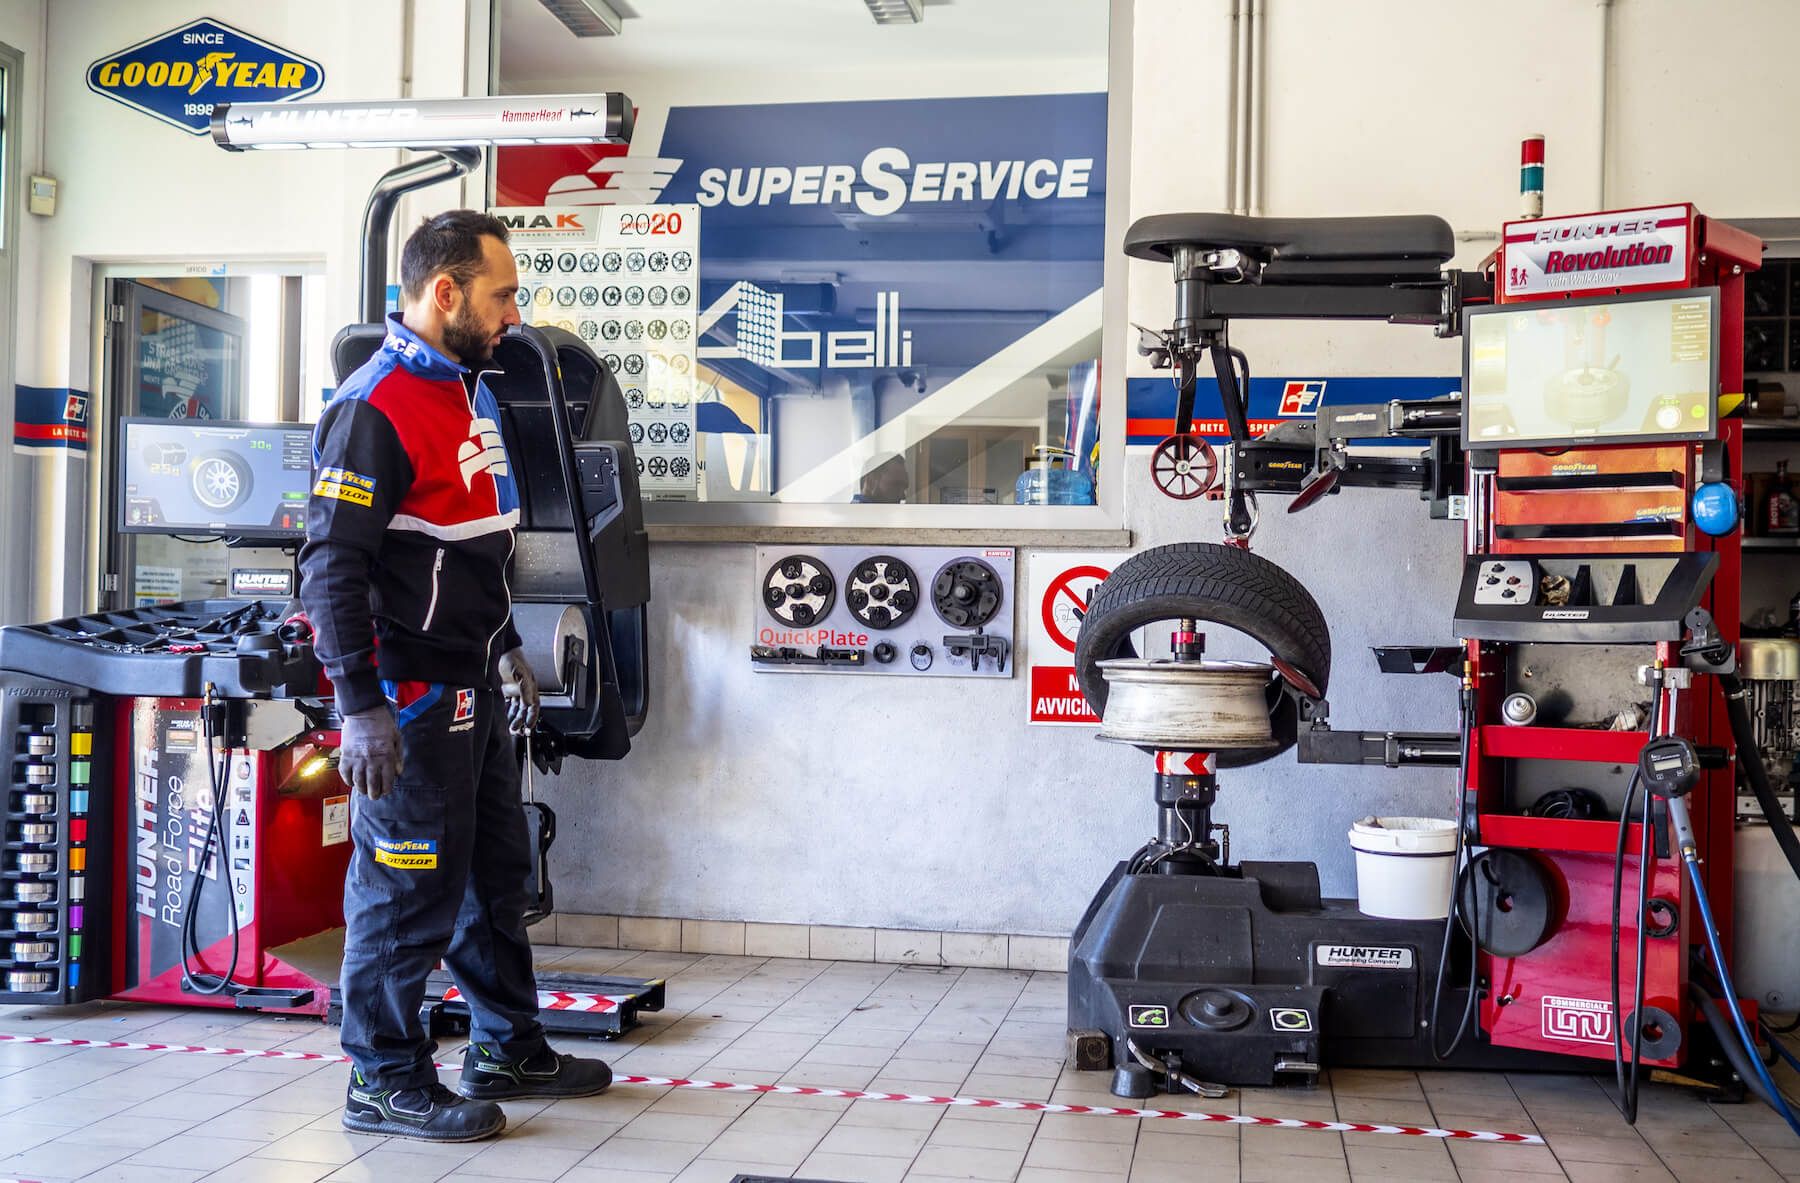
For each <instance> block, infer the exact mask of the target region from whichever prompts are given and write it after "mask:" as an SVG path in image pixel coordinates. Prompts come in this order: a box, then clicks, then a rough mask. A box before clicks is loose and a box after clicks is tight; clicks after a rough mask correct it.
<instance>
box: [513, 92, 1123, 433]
mask: <svg viewBox="0 0 1800 1183" xmlns="http://www.w3.org/2000/svg"><path fill="white" fill-rule="evenodd" d="M637 150H638V151H642V146H640V147H639V148H638V149H637ZM654 150H655V152H656V154H657V157H658V158H659V159H658V161H657V163H658V165H659V169H660V170H667V171H662V172H659V173H658V174H653V175H654V180H650V178H648V177H645V176H643V175H642V174H637V175H634V176H633V178H632V181H630V182H628V181H626V180H623V179H619V180H615V181H614V185H613V187H614V188H622V187H624V186H625V185H627V184H629V183H634V182H635V183H638V184H643V183H645V182H646V181H649V183H650V184H651V185H652V186H653V187H656V188H659V189H660V192H658V193H657V194H656V195H655V197H654V198H653V199H654V200H659V201H662V202H697V203H698V204H699V205H700V206H701V210H702V212H701V218H700V225H701V246H700V265H701V271H700V278H701V285H700V289H701V290H700V303H701V308H702V318H701V324H702V328H703V329H705V330H708V331H707V332H706V333H705V335H703V336H702V338H701V342H700V344H701V350H700V356H701V360H702V361H703V362H705V363H706V364H707V365H709V366H713V367H714V368H716V369H719V370H721V371H722V372H725V373H727V374H729V375H730V376H731V377H732V378H733V379H734V380H735V381H737V382H739V383H740V384H742V385H744V386H746V387H748V388H750V389H752V390H753V391H755V392H756V393H758V394H759V395H763V396H765V397H766V396H769V395H776V394H781V393H784V392H786V391H787V390H788V389H789V388H790V386H793V385H798V384H804V385H807V386H817V385H819V384H821V383H822V382H823V381H824V380H825V378H826V375H827V373H828V372H829V371H833V370H838V371H861V374H860V376H859V377H852V384H853V385H860V384H861V383H866V382H867V381H868V380H869V377H868V375H869V371H871V370H873V371H886V372H895V371H903V372H907V373H908V374H919V375H921V377H922V376H923V375H926V374H928V375H929V376H930V378H931V379H932V384H933V385H936V384H937V383H938V382H939V381H941V380H944V379H947V378H948V377H950V376H953V375H954V374H957V373H960V372H963V371H965V370H967V369H970V368H972V367H974V366H977V365H979V364H981V363H982V362H984V361H986V360H987V359H988V358H990V357H992V356H993V355H994V354H995V353H996V352H998V351H999V350H1000V349H1002V348H1004V347H1005V346H1006V345H1008V344H1010V343H1012V342H1013V341H1016V340H1018V339H1019V338H1020V337H1023V336H1024V335H1025V334H1026V333H1028V332H1030V331H1031V330H1033V329H1036V328H1038V327H1040V326H1042V325H1043V324H1045V323H1046V322H1048V321H1049V320H1051V319H1052V318H1054V317H1055V316H1057V315H1058V314H1059V313H1062V312H1065V311H1067V310H1068V309H1069V308H1070V307H1072V306H1074V305H1075V304H1076V303H1077V302H1078V301H1080V300H1081V299H1083V298H1084V297H1086V296H1089V295H1091V294H1092V293H1094V292H1095V291H1097V290H1098V289H1099V288H1100V285H1101V267H1102V262H1103V258H1104V249H1105V237H1104V230H1105V206H1106V96H1105V95H1104V94H1064V95H1026V96H1004V97H982V98H955V99H906V100H890V101H871V102H837V103H781V104H762V105H751V106H737V107H675V108H672V109H671V110H670V111H669V114H668V120H667V123H666V125H665V129H664V132H663V140H662V144H661V145H660V146H659V147H657V148H656V149H654ZM665 178H666V180H665ZM644 196H645V197H648V196H649V194H645V195H644ZM640 199H643V198H640ZM548 200H550V201H552V202H553V201H554V200H555V198H554V197H549V198H548ZM746 316H747V317H748V319H740V317H746ZM1096 327H1097V326H1096ZM1096 352H1097V350H1096ZM776 371H789V372H797V373H793V378H791V379H790V378H787V377H785V376H783V375H781V374H779V373H777V372H776ZM846 376H847V377H851V375H848V374H847V375H846ZM909 385H913V383H909ZM880 418H881V419H885V418H887V413H886V410H885V408H883V410H882V413H881V414H880Z"/></svg>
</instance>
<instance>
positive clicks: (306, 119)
mask: <svg viewBox="0 0 1800 1183" xmlns="http://www.w3.org/2000/svg"><path fill="white" fill-rule="evenodd" d="M633 122H634V116H633V111H632V107H631V100H630V99H629V98H627V97H626V96H625V95H622V94H616V93H614V94H559V95H508V96H505V97H501V98H470V99H387V100H380V101H376V102H356V103H221V104H219V106H218V107H216V108H215V109H214V110H213V117H212V138H213V142H214V143H216V144H218V145H219V147H221V148H224V149H226V150H227V151H231V152H241V151H244V150H246V149H253V148H254V149H288V150H294V149H301V148H418V149H430V148H456V147H485V146H487V145H490V144H492V145H497V146H501V147H505V146H509V145H515V144H629V143H630V142H631V129H632V124H633Z"/></svg>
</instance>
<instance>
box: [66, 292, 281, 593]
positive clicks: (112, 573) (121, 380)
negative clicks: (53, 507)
mask: <svg viewBox="0 0 1800 1183" xmlns="http://www.w3.org/2000/svg"><path fill="white" fill-rule="evenodd" d="M102 283H103V285H104V286H103V295H102V308H103V310H104V314H105V315H104V325H105V332H104V335H105V357H104V361H103V366H102V370H101V373H102V375H103V382H104V385H103V388H102V392H101V395H100V397H99V398H98V399H97V400H96V401H95V405H94V407H93V409H92V410H91V411H90V414H89V422H90V424H91V425H92V426H93V427H95V428H97V429H98V430H96V431H95V432H94V437H95V438H93V439H92V440H91V442H90V449H91V451H90V453H89V455H90V456H91V460H90V466H89V469H88V472H89V482H88V487H89V496H90V498H92V499H95V500H97V501H98V502H99V510H100V516H99V522H98V526H99V531H100V533H99V539H98V541H99V546H98V551H99V555H98V557H99V560H100V561H99V566H98V568H97V569H96V571H95V575H94V579H93V580H92V587H91V589H90V590H89V593H88V594H90V595H92V596H94V597H95V600H94V602H96V603H97V604H98V605H99V606H100V607H102V608H127V607H130V606H131V605H130V602H129V600H128V599H127V598H126V586H125V585H126V583H127V582H128V580H127V579H126V578H125V576H126V565H127V561H128V560H129V559H130V557H131V554H132V552H133V549H134V548H133V546H132V542H131V539H130V537H129V536H128V535H125V534H121V533H120V532H119V530H118V529H117V527H116V525H115V523H116V522H117V520H118V513H119V498H120V495H121V492H122V490H120V489H119V487H118V466H117V461H118V456H117V453H116V451H115V448H116V441H117V439H118V433H117V430H116V427H117V424H118V421H119V419H120V418H121V417H123V416H125V415H127V414H136V413H137V412H138V411H139V410H141V408H139V407H137V391H138V387H139V383H140V381H141V379H142V369H141V366H140V364H139V362H140V358H141V353H140V351H139V349H138V348H137V347H136V342H137V339H138V334H139V332H140V328H139V326H140V325H141V324H142V317H143V314H144V313H145V312H147V311H148V312H160V313H162V314H163V315H165V316H172V317H176V318H178V319H182V320H187V321H191V322H193V323H195V324H197V325H200V326H201V327H203V328H207V329H211V330H213V331H215V332H219V333H225V334H228V335H230V336H231V337H233V338H234V340H235V341H236V343H237V365H236V366H234V367H233V368H232V375H231V392H230V394H229V395H228V397H227V401H228V402H230V403H231V404H232V405H231V406H226V407H223V408H221V410H222V411H223V417H224V418H226V419H232V418H239V417H241V416H240V415H239V414H238V411H239V410H240V409H241V406H240V404H241V403H242V402H243V400H244V397H245V376H244V365H245V342H246V339H247V337H248V335H249V333H248V322H246V321H245V320H244V318H243V317H241V316H234V315H232V314H231V313H228V312H221V311H219V310H218V309H216V308H208V307H207V306H206V305H204V304H197V303H195V302H194V301H192V300H185V299H183V298H181V297H180V296H175V295H171V294H169V293H168V292H165V291H162V290H161V289H159V288H153V287H149V286H147V285H145V284H143V283H140V282H138V280H136V279H133V278H128V277H124V276H109V277H107V278H105V279H104V280H102ZM128 345H129V346H130V347H127V346H128ZM127 403H129V404H130V406H129V407H127V405H126V404H127Z"/></svg>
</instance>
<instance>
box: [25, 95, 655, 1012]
mask: <svg viewBox="0 0 1800 1183" xmlns="http://www.w3.org/2000/svg"><path fill="white" fill-rule="evenodd" d="M601 97H602V98H603V99H604V98H608V97H610V98H613V99H619V100H622V96H601ZM594 105H596V106H603V107H606V109H609V110H611V111H612V114H613V119H614V123H615V125H616V124H618V123H619V122H620V111H621V110H623V111H624V112H625V116H624V118H623V126H624V127H625V128H626V131H625V132H624V133H623V134H626V135H628V129H629V118H628V113H629V104H628V103H624V104H623V105H622V106H621V104H620V103H619V102H614V103H612V104H604V103H596V104H594ZM267 106H269V107H271V108H273V109H275V111H276V113H277V114H278V115H279V114H291V111H292V109H293V108H295V107H297V106H299V105H297V104H268V105H267ZM226 111H227V109H226V108H225V107H221V108H220V109H219V112H220V113H219V115H217V116H215V121H216V122H218V121H222V120H223V119H224V118H225V116H226ZM314 134H317V133H314ZM477 159H478V156H477V154H476V153H475V152H473V151H472V150H471V149H469V148H466V147H450V148H446V149H443V150H442V151H441V152H440V153H439V154H438V157H436V158H428V159H426V160H415V161H412V162H410V163H408V164H404V165H401V166H400V167H399V168H397V169H395V170H393V171H392V172H390V173H389V174H387V175H386V176H384V177H383V178H382V180H381V181H380V182H379V183H378V184H377V186H376V189H375V193H374V195H373V196H372V197H371V200H370V203H369V207H368V213H367V216H366V221H365V226H364V253H363V269H364V270H363V276H362V290H363V293H364V299H363V318H364V320H365V321H367V322H369V323H366V324H361V325H353V326H351V327H349V328H346V329H345V330H343V331H342V332H341V333H340V334H339V335H338V337H337V338H336V340H335V341H334V342H333V344H332V361H333V364H334V367H335V370H336V374H337V378H338V381H340V382H341V381H342V380H343V379H344V378H345V377H346V376H348V374H349V373H350V372H351V371H352V370H354V369H355V368H356V367H357V366H358V365H360V364H361V363H362V362H363V361H364V360H365V359H366V358H367V357H368V356H369V355H370V354H371V353H372V352H373V351H374V350H375V349H377V348H378V347H379V346H380V344H381V341H382V339H383V337H384V335H385V332H386V326H385V324H384V323H382V313H383V309H384V304H385V290H384V289H385V270H386V265H385V261H386V259H387V258H388V250H387V237H388V231H389V225H390V222H391V218H392V213H393V209H394V206H395V204H396V202H397V200H398V198H399V196H400V195H401V194H402V193H404V192H408V191H410V190H412V189H417V188H421V187H423V186H425V185H428V184H432V183H434V182H436V181H440V180H445V179H449V178H450V177H454V176H458V175H461V173H463V172H466V171H467V169H468V167H469V166H470V165H471V164H473V163H474V162H475V161H476V160H477ZM493 364H494V366H495V367H496V368H497V369H498V370H499V371H500V372H499V373H498V374H490V375H488V378H487V381H488V384H489V388H490V389H491V390H492V392H493V394H494V396H495V399H496V401H497V402H498V403H499V405H500V415H501V422H500V424H499V427H500V433H501V437H502V439H503V441H504V444H505V448H506V452H507V455H508V458H509V460H510V461H511V465H512V469H513V474H514V477H515V480H516V481H517V484H518V489H519V498H520V527H519V531H518V541H517V550H516V552H515V553H516V560H515V570H514V574H513V578H512V584H513V595H514V620H515V623H516V624H517V626H518V629H519V632H520V634H521V636H522V638H523V639H524V642H525V647H526V651H527V653H528V654H529V655H530V657H531V662H532V667H533V671H534V673H535V674H536V675H537V679H538V682H539V685H540V687H541V690H542V694H543V710H542V717H541V723H540V725H539V728H538V729H537V731H536V732H535V733H534V734H533V736H532V737H531V738H530V741H529V743H528V744H522V745H521V751H522V754H523V753H525V752H529V753H530V755H531V757H532V758H533V759H532V762H528V763H527V764H526V765H525V771H526V784H527V794H528V795H529V785H530V775H531V773H532V771H533V763H535V765H536V767H537V768H539V769H542V770H546V771H548V770H551V769H555V768H558V767H560V764H561V761H562V759H563V758H564V757H565V756H576V757H581V758H586V759H605V760H616V759H620V758H622V757H623V756H624V755H625V754H626V753H627V752H628V751H629V750H630V747H631V736H633V735H635V734H636V733H637V731H638V729H639V728H640V727H641V726H642V725H643V722H644V717H645V713H646V710H647V703H648V682H647V677H648V644H649V637H648V609H647V604H648V601H649V598H650V588H649V557H648V541H647V537H646V535H645V533H644V529H643V517H642V503H641V500H640V497H639V492H638V479H637V473H638V469H637V462H636V459H635V457H634V456H633V452H632V447H631V445H630V443H629V442H627V433H626V430H625V429H626V416H627V412H626V407H625V401H624V398H623V396H622V395H621V393H620V391H619V387H618V384H617V383H616V381H615V380H614V379H613V376H612V374H611V372H610V371H609V370H608V369H607V367H606V366H605V365H603V364H602V363H601V362H600V360H599V359H598V358H597V357H596V356H595V355H594V353H593V351H592V350H590V349H589V348H588V347H587V345H586V344H584V343H583V342H582V341H581V340H579V339H578V338H577V337H576V336H574V335H573V334H570V333H566V332H563V331H561V330H558V329H545V330H538V329H534V328H530V327H519V328H515V329H513V330H511V331H509V333H508V334H507V336H506V337H505V338H504V339H503V340H502V342H501V345H500V348H498V349H497V350H496V351H495V356H494V362H493ZM140 425H143V426H155V427H156V428H157V429H156V430H155V431H152V432H150V433H149V434H148V435H146V436H143V437H141V438H139V437H134V436H133V435H132V429H133V428H134V427H137V426H140ZM171 433H172V434H171ZM310 435H311V429H310V428H309V427H307V426H306V425H293V424H286V425H280V424H277V425H259V424H232V423H219V422H211V421H202V422H197V423H194V424H173V423H170V424H161V425H154V424H146V423H145V422H144V421H131V420H127V421H125V422H124V424H123V427H122V440H123V441H124V442H125V443H126V445H127V446H125V447H118V448H116V450H117V451H119V452H121V453H123V454H122V455H120V457H119V460H120V464H119V467H118V476H119V481H120V485H119V489H118V490H117V496H115V497H114V498H113V500H114V501H115V503H116V511H117V517H118V519H119V526H120V528H121V529H123V530H128V531H137V532H152V533H155V532H168V533H180V534H192V533H212V534H217V535H220V536H222V537H224V538H225V540H226V541H227V542H228V543H233V544H237V543H244V544H252V545H259V546H271V545H275V546H282V547H285V548H287V549H288V550H289V551H290V553H297V549H298V546H299V543H300V541H301V532H300V529H299V524H300V519H299V517H298V516H297V515H296V514H295V513H294V512H293V509H294V502H295V501H299V502H300V503H303V502H304V499H305V495H306V492H307V491H309V490H310V489H311V487H312V473H311V449H310ZM284 437H292V438H284ZM133 441H136V443H137V446H135V447H134V446H130V445H131V444H132V443H133ZM221 464H223V465H224V468H221V467H220V465H221ZM208 465H210V467H208ZM226 469H230V470H232V471H234V472H235V473H237V474H238V480H237V482H236V483H235V484H233V485H232V486H231V489H230V490H229V491H228V495H227V496H225V497H223V499H222V498H221V496H220V494H221V488H220V487H219V485H218V484H217V482H216V480H213V481H212V483H210V484H209V474H210V477H212V478H216V477H218V476H220V475H222V474H223V473H224V472H225V471H226ZM128 477H129V478H130V481H129V483H128V479H127V478H128ZM227 483H228V484H230V482H229V481H227ZM275 484H284V485H285V487H286V494H287V495H286V497H285V498H282V497H281V496H280V495H279V494H278V493H273V492H272V491H271V490H270V489H267V488H264V489H263V490H262V491H261V492H256V493H255V495H254V496H253V495H252V493H253V491H254V490H253V485H275ZM296 490H297V491H298V492H297V494H296ZM271 497H273V499H274V501H275V502H276V503H277V506H278V508H277V511H276V514H275V515H271V514H270V511H269V508H268V506H269V502H270V498H271ZM283 504H285V508H281V506H282V505H283ZM184 507H185V509H186V510H187V511H188V512H183V508H184ZM258 574H260V575H262V576H264V577H267V576H268V575H270V574H273V575H277V576H280V575H286V574H287V573H285V572H279V571H277V572H273V573H270V572H260V573H258ZM234 583H235V581H234ZM277 583H279V584H281V585H284V594H285V588H288V587H293V586H297V577H295V578H293V579H282V580H278V581H277ZM262 586H265V587H266V586H267V584H266V583H265V584H263V585H262ZM310 641H311V633H310V628H309V626H308V625H307V624H306V623H305V621H304V618H303V617H300V616H299V615H298V607H297V604H296V603H295V602H294V601H292V600H290V599H261V598H256V597H255V595H254V594H250V595H248V596H247V597H246V598H241V599H228V600H201V601H187V602H180V603H168V604H157V605H153V606H146V607H138V608H131V609H124V610H119V611H100V612H95V613H92V614H89V615H83V616H76V617H72V618H69V619H66V620H56V621H51V622H48V623H44V624H33V625H21V626H12V627H7V628H4V629H0V737H3V738H0V743H3V744H4V753H5V757H4V759H5V763H4V768H5V770H6V773H7V783H6V786H5V788H4V790H3V792H4V797H3V798H0V806H3V808H4V815H3V816H4V827H5V828H4V832H3V833H0V1004H5V1005H13V1004H44V1005H64V1004H72V1003H77V1002H83V1001H88V1000H93V999H116V1000H121V1001H136V1002H153V1003H163V1004H173V1005H178V1006H210V1007H236V1008H241V1009H254V1010H262V1011H270V1012H275V1013H288V1014H311V1015H321V1016H327V1015H332V1014H333V1013H334V1009H335V1005H336V999H335V997H334V994H335V989H336V987H335V982H336V979H337V971H338V966H339V964H340V963H341V959H342V952H343V933H342V929H343V923H344V921H343V884H344V873H345V869H346V867H347V866H348V864H349V859H350V853H351V849H352V848H351V845H350V839H349V796H348V794H349V789H348V788H347V787H346V786H345V785H344V782H343V781H342V780H341V779H340V778H339V776H338V775H337V772H336V750H337V744H338V732H337V724H338V720H337V716H336V715H335V713H334V711H333V704H332V695H331V687H330V684H329V682H328V681H327V680H326V679H325V677H324V675H323V672H322V669H321V667H320V665H319V662H318V660H317V658H316V657H315V655H314V653H313V650H312V646H311V643H310ZM527 805H528V808H527V811H526V815H527V820H528V821H529V822H530V824H531V826H532V830H533V832H534V838H535V851H536V858H535V864H536V865H535V867H534V877H535V882H534V888H535V894H536V899H535V902H534V904H533V906H532V908H531V910H530V912H529V914H528V922H535V921H536V920H538V919H541V918H542V917H543V916H545V915H548V914H549V913H550V911H551V910H552V908H553V895H552V888H551V882H550V876H549V870H548V866H547V862H546V860H547V857H548V854H549V851H550V848H551V843H552V841H553V840H554V838H555V816H554V814H552V813H551V812H550V810H549V807H548V806H546V805H544V804H542V803H540V802H535V801H528V802H527ZM538 988H539V1003H540V1007H541V1009H542V1017H543V1021H544V1024H545V1026H546V1027H548V1028H550V1029H552V1030H557V1031H568V1032H577V1033H584V1034H589V1035H613V1034H618V1033H621V1032H623V1031H625V1030H628V1029H630V1028H631V1027H632V1026H633V1025H635V1023H636V1021H637V1015H638V1012H639V1011H641V1010H659V1009H661V1007H662V1005H663V992H664V984H663V982H662V981H660V980H643V979H635V978H609V977H592V976H582V975H557V974H540V975H539V977H538ZM424 1017H425V1018H426V1020H427V1030H430V1031H434V1032H435V1031H441V1030H454V1029H458V1028H459V1027H465V1026H466V1023H467V1008H466V1006H465V1005H464V1004H463V1003H461V1002H460V1001H458V998H457V994H456V991H455V989H454V985H453V983H452V982H451V980H450V978H449V975H448V974H445V973H442V972H440V973H437V974H434V975H433V976H432V979H431V985H430V988H429V992H428V996H427V1001H426V1004H425V1016H424Z"/></svg>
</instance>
